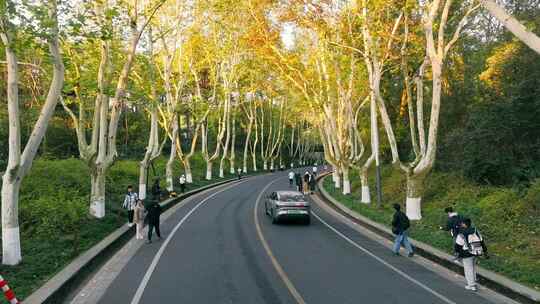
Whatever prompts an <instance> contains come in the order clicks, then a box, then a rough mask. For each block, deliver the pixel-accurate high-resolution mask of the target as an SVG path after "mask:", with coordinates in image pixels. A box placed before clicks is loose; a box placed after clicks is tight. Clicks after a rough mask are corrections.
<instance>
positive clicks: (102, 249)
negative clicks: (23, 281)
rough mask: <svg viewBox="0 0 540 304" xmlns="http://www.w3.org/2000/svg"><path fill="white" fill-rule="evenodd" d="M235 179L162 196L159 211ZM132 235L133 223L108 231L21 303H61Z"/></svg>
mask: <svg viewBox="0 0 540 304" xmlns="http://www.w3.org/2000/svg"><path fill="white" fill-rule="evenodd" d="M259 175H261V174H254V175H249V176H244V177H243V178H242V179H245V178H251V177H253V176H259ZM237 180H238V179H237V178H231V179H227V180H224V181H220V182H217V183H213V184H210V185H206V186H203V187H200V188H197V189H193V190H191V191H188V192H186V193H184V194H181V195H179V196H177V197H173V198H169V199H166V200H165V201H163V202H161V203H160V205H161V207H162V211H163V212H164V211H166V210H168V209H170V208H171V207H173V206H175V205H176V204H178V203H180V202H181V201H182V200H184V199H186V198H188V197H190V196H193V195H195V194H197V193H200V192H203V191H205V190H208V189H211V188H215V187H218V186H221V185H224V184H228V183H231V182H234V181H237ZM134 235H135V226H133V227H128V226H126V225H123V226H122V227H120V228H118V229H116V230H115V231H113V232H112V233H111V234H109V235H108V236H107V237H106V238H105V239H103V240H102V241H100V242H99V243H97V244H96V245H94V246H93V247H92V248H90V249H88V250H87V251H86V252H84V253H83V254H81V255H80V256H78V257H77V258H76V259H75V260H73V261H72V262H71V263H69V264H68V265H67V266H66V267H64V268H63V269H62V270H61V271H60V272H58V273H57V274H56V275H54V276H53V277H52V278H51V279H49V280H48V281H47V282H46V283H45V284H43V285H42V286H41V287H40V288H39V289H37V290H36V291H34V292H33V293H32V294H31V295H29V296H28V297H27V298H26V299H24V303H25V304H40V303H53V304H54V303H62V302H63V300H64V299H65V298H66V296H67V295H69V294H70V292H72V291H73V290H75V289H76V288H77V287H78V286H79V285H80V284H81V283H83V282H84V281H85V280H86V279H87V278H88V277H89V275H90V274H92V272H93V270H94V269H95V268H97V267H100V266H101V265H102V264H103V263H104V262H106V261H107V260H108V259H109V258H110V257H111V256H113V255H114V254H115V253H116V252H117V251H118V250H119V249H120V248H122V247H123V246H124V245H125V244H126V243H127V242H128V241H129V240H131V238H132V237H133V236H134Z"/></svg>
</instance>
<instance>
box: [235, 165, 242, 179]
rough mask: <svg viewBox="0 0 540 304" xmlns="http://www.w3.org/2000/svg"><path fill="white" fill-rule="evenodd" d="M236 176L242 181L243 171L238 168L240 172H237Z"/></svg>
mask: <svg viewBox="0 0 540 304" xmlns="http://www.w3.org/2000/svg"><path fill="white" fill-rule="evenodd" d="M236 174H237V176H238V179H242V169H240V168H238V170H236Z"/></svg>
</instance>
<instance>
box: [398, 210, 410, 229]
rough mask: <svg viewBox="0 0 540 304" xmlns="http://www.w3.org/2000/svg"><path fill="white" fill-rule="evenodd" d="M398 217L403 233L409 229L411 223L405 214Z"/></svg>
mask: <svg viewBox="0 0 540 304" xmlns="http://www.w3.org/2000/svg"><path fill="white" fill-rule="evenodd" d="M400 215H401V220H402V223H403V227H401V228H402V229H403V231H405V230H407V229H409V227H411V222H410V221H409V217H408V216H407V215H406V214H405V213H403V212H401V213H400Z"/></svg>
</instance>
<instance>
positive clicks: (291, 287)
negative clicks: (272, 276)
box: [253, 178, 306, 304]
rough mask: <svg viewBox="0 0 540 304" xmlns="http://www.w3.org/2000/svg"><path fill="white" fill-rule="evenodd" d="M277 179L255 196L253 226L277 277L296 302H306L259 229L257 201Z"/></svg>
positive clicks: (301, 303)
mask: <svg viewBox="0 0 540 304" xmlns="http://www.w3.org/2000/svg"><path fill="white" fill-rule="evenodd" d="M279 179H281V178H277V179H275V180H273V181H271V182H270V183H269V184H268V185H266V187H264V189H262V190H261V193H259V196H258V197H257V201H256V202H255V208H254V209H253V216H254V218H255V227H256V229H257V235H258V237H259V240H260V241H261V243H262V245H263V247H264V250H265V251H266V254H267V255H268V257H269V258H270V261H271V262H272V265H273V266H274V269H276V271H277V273H278V275H279V277H280V278H281V280H283V283H285V286H287V289H289V292H290V293H291V295H292V296H293V298H294V299H295V300H296V302H297V303H298V304H306V302H305V301H304V299H303V298H302V296H301V295H300V293H299V292H298V290H297V289H296V288H295V287H294V285H293V283H292V282H291V280H290V279H289V277H288V276H287V274H286V273H285V271H284V270H283V267H281V265H280V264H279V262H278V261H277V259H276V257H275V256H274V253H273V252H272V250H271V249H270V246H269V245H268V242H266V239H265V238H264V235H263V233H262V230H261V225H260V224H259V217H258V216H257V210H258V209H259V202H260V201H261V197H262V195H263V193H264V192H266V190H267V189H268V187H270V186H271V185H272V184H274V183H275V182H277V181H278V180H279Z"/></svg>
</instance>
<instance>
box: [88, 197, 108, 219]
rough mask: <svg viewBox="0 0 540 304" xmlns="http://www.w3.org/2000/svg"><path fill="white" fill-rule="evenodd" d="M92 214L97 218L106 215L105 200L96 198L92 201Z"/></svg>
mask: <svg viewBox="0 0 540 304" xmlns="http://www.w3.org/2000/svg"><path fill="white" fill-rule="evenodd" d="M90 214H91V215H92V216H94V217H96V218H103V217H105V200H104V199H103V200H94V201H92V202H91V203H90Z"/></svg>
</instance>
